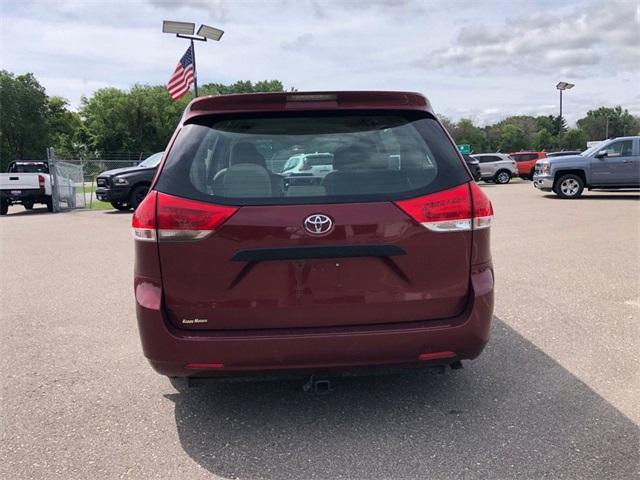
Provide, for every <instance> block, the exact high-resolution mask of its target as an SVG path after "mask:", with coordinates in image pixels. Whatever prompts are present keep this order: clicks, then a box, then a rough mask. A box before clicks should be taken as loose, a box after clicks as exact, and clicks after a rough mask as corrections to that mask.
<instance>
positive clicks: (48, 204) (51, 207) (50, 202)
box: [44, 197, 53, 212]
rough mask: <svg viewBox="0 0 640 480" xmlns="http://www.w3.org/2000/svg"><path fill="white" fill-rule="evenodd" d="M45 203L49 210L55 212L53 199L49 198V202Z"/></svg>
mask: <svg viewBox="0 0 640 480" xmlns="http://www.w3.org/2000/svg"><path fill="white" fill-rule="evenodd" d="M44 203H45V204H46V205H47V210H48V211H50V212H53V198H52V197H47V200H46V201H45V202H44Z"/></svg>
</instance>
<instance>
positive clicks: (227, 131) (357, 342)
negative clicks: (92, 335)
mask: <svg viewBox="0 0 640 480" xmlns="http://www.w3.org/2000/svg"><path fill="white" fill-rule="evenodd" d="M300 155H302V156H305V155H313V156H314V157H315V156H321V157H322V158H323V159H324V160H323V161H324V162H325V163H326V164H327V165H329V168H326V169H300V170H299V171H298V170H295V171H294V173H291V170H287V171H288V172H289V173H283V167H284V166H285V164H287V162H288V160H289V159H290V158H292V157H294V156H300ZM305 158H306V157H305ZM296 160H297V159H296ZM492 216H493V210H492V207H491V203H490V201H489V199H488V198H487V196H486V195H485V194H484V193H483V192H482V191H481V190H480V189H479V187H478V186H477V185H476V183H475V182H474V181H473V180H472V178H471V175H470V173H469V171H468V170H467V168H466V166H465V163H464V161H463V159H462V158H461V157H460V155H459V154H458V151H457V149H456V146H455V144H454V143H453V142H452V140H451V138H450V137H449V135H448V134H447V132H446V131H445V130H444V129H443V127H442V125H441V124H440V122H439V121H438V120H437V119H436V117H435V115H434V113H433V111H432V109H431V106H430V104H429V102H428V101H427V100H426V99H425V98H424V97H423V96H422V95H419V94H416V93H403V92H310V93H302V92H295V93H265V94H244V95H226V96H215V97H203V98H198V99H195V100H193V101H192V102H191V103H190V104H189V106H188V107H187V109H186V111H185V113H184V116H183V118H182V120H181V122H180V125H179V126H178V128H177V130H176V132H175V134H174V135H173V138H172V139H171V142H170V144H169V146H168V148H167V151H166V153H165V156H164V158H163V160H162V163H161V165H160V167H159V169H158V174H157V175H156V179H155V181H154V184H153V185H152V187H151V190H150V193H149V195H148V196H147V197H146V198H145V200H144V201H143V202H142V204H141V205H140V206H139V207H138V209H137V210H136V212H135V214H134V216H133V233H134V237H135V298H136V307H137V317H138V326H139V329H140V336H141V339H142V346H143V349H144V354H145V356H146V357H147V358H148V359H149V361H150V362H151V365H152V366H153V368H155V370H157V371H158V372H159V373H161V374H163V375H167V376H169V377H221V376H232V377H238V376H251V377H255V376H261V375H265V374H271V375H273V374H277V373H291V372H298V373H307V372H309V373H315V372H332V371H336V370H358V369H362V368H364V367H374V368H378V367H411V366H420V365H447V364H454V363H456V364H457V362H458V361H459V360H462V359H472V358H475V357H477V356H478V355H479V354H480V352H481V351H482V349H483V348H484V346H485V344H486V343H487V340H488V337H489V328H490V323H491V317H492V312H493V285H494V278H493V267H492V263H491V253H490V249H489V231H490V229H489V226H490V224H491V220H492Z"/></svg>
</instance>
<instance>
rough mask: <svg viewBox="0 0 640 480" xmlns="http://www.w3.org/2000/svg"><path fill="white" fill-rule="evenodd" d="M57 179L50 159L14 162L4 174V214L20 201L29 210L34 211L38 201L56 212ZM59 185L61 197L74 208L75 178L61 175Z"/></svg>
mask: <svg viewBox="0 0 640 480" xmlns="http://www.w3.org/2000/svg"><path fill="white" fill-rule="evenodd" d="M54 182H55V180H52V176H51V175H50V173H49V164H48V163H47V162H43V161H27V160H24V161H20V160H17V161H15V162H11V163H10V164H9V167H8V169H7V173H0V215H6V214H7V211H8V210H9V205H13V204H17V203H21V204H22V205H23V206H24V208H26V209H27V210H31V209H32V208H33V205H34V204H35V203H43V204H45V205H46V206H47V210H49V211H50V212H52V211H53V196H52V192H53V186H54ZM56 187H57V188H58V192H59V195H60V199H61V200H62V201H64V202H66V203H67V205H68V206H69V207H70V208H74V207H75V203H76V197H75V189H74V186H73V183H72V182H71V180H70V179H68V178H64V177H60V176H58V184H57V185H56Z"/></svg>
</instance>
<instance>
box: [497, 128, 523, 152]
mask: <svg viewBox="0 0 640 480" xmlns="http://www.w3.org/2000/svg"><path fill="white" fill-rule="evenodd" d="M529 143H530V142H529V140H528V139H527V134H526V132H525V131H524V130H523V129H522V128H520V127H517V126H515V125H511V124H507V125H504V126H503V127H502V128H501V130H500V143H499V145H498V149H499V150H500V151H501V152H505V153H507V152H517V151H518V150H522V149H524V148H528V145H529Z"/></svg>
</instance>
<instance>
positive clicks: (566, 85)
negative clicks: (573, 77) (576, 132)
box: [556, 82, 575, 134]
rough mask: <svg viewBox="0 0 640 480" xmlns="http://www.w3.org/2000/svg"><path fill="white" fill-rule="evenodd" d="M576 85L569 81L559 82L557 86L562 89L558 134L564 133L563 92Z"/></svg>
mask: <svg viewBox="0 0 640 480" xmlns="http://www.w3.org/2000/svg"><path fill="white" fill-rule="evenodd" d="M573 87H575V84H573V83H568V82H558V84H557V85H556V88H557V89H558V90H560V118H559V119H558V120H559V121H558V134H561V133H562V92H563V91H565V90H571V89H572V88H573Z"/></svg>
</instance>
